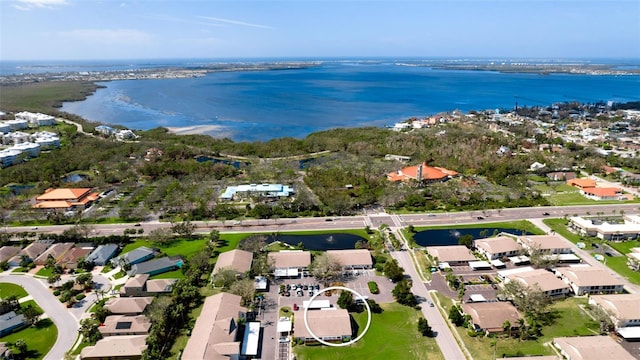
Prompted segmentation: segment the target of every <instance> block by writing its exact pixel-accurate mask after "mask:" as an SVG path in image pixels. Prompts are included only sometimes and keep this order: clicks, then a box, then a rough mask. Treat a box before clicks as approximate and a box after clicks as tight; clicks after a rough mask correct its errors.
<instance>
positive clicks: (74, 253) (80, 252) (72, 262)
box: [57, 247, 93, 269]
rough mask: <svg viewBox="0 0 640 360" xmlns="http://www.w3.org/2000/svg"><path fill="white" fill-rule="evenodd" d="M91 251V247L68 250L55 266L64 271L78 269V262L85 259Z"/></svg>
mask: <svg viewBox="0 0 640 360" xmlns="http://www.w3.org/2000/svg"><path fill="white" fill-rule="evenodd" d="M92 251H93V248H92V247H74V248H73V249H71V250H69V251H68V252H67V253H66V254H65V255H64V256H63V257H62V259H61V260H60V261H58V263H57V264H58V265H60V266H62V267H63V268H65V269H75V268H77V267H78V261H79V260H80V259H81V258H85V259H86V258H87V256H88V255H89V254H91V252H92Z"/></svg>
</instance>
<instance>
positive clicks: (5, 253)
mask: <svg viewBox="0 0 640 360" xmlns="http://www.w3.org/2000/svg"><path fill="white" fill-rule="evenodd" d="M20 251H22V249H21V248H19V247H17V246H3V247H1V248H0V262H5V261H7V262H8V261H9V259H11V258H12V257H14V256H16V255H18V254H19V253H20Z"/></svg>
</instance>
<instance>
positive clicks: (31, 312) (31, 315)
mask: <svg viewBox="0 0 640 360" xmlns="http://www.w3.org/2000/svg"><path fill="white" fill-rule="evenodd" d="M22 315H24V318H25V320H26V322H27V324H29V325H30V326H33V325H35V324H36V323H37V322H38V320H40V316H41V315H42V312H41V311H39V310H38V309H36V308H35V306H32V305H27V306H26V307H25V308H24V309H22Z"/></svg>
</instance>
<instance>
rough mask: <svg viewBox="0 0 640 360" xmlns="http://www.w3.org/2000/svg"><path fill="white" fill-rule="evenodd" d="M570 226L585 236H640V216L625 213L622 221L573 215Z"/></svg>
mask: <svg viewBox="0 0 640 360" xmlns="http://www.w3.org/2000/svg"><path fill="white" fill-rule="evenodd" d="M568 226H569V228H571V229H572V230H573V231H575V232H576V233H578V234H580V235H583V236H596V237H598V238H600V239H603V240H614V241H615V240H633V239H637V238H638V237H640V216H638V215H627V214H625V215H623V216H622V223H610V222H607V221H602V220H600V219H592V218H585V217H581V216H573V217H570V218H569V224H568Z"/></svg>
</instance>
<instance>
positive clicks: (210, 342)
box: [182, 293, 247, 360]
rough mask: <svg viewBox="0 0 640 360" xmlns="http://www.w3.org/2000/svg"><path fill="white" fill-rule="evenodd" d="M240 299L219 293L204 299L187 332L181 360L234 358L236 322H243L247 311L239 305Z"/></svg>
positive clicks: (236, 354) (237, 346)
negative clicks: (191, 327) (187, 335)
mask: <svg viewBox="0 0 640 360" xmlns="http://www.w3.org/2000/svg"><path fill="white" fill-rule="evenodd" d="M241 301H242V298H241V297H240V296H238V295H233V294H229V293H219V294H216V295H213V296H209V297H207V298H206V299H205V301H204V305H203V306H202V312H201V313H200V316H199V317H198V319H196V323H195V325H194V327H193V330H192V331H191V336H190V337H189V340H188V341H187V345H186V347H185V348H184V352H183V353H182V358H183V359H198V360H218V359H238V358H239V357H240V350H241V349H240V341H238V337H239V336H238V328H239V325H238V320H239V319H244V318H245V316H246V312H247V309H246V308H244V307H242V306H240V303H241Z"/></svg>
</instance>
